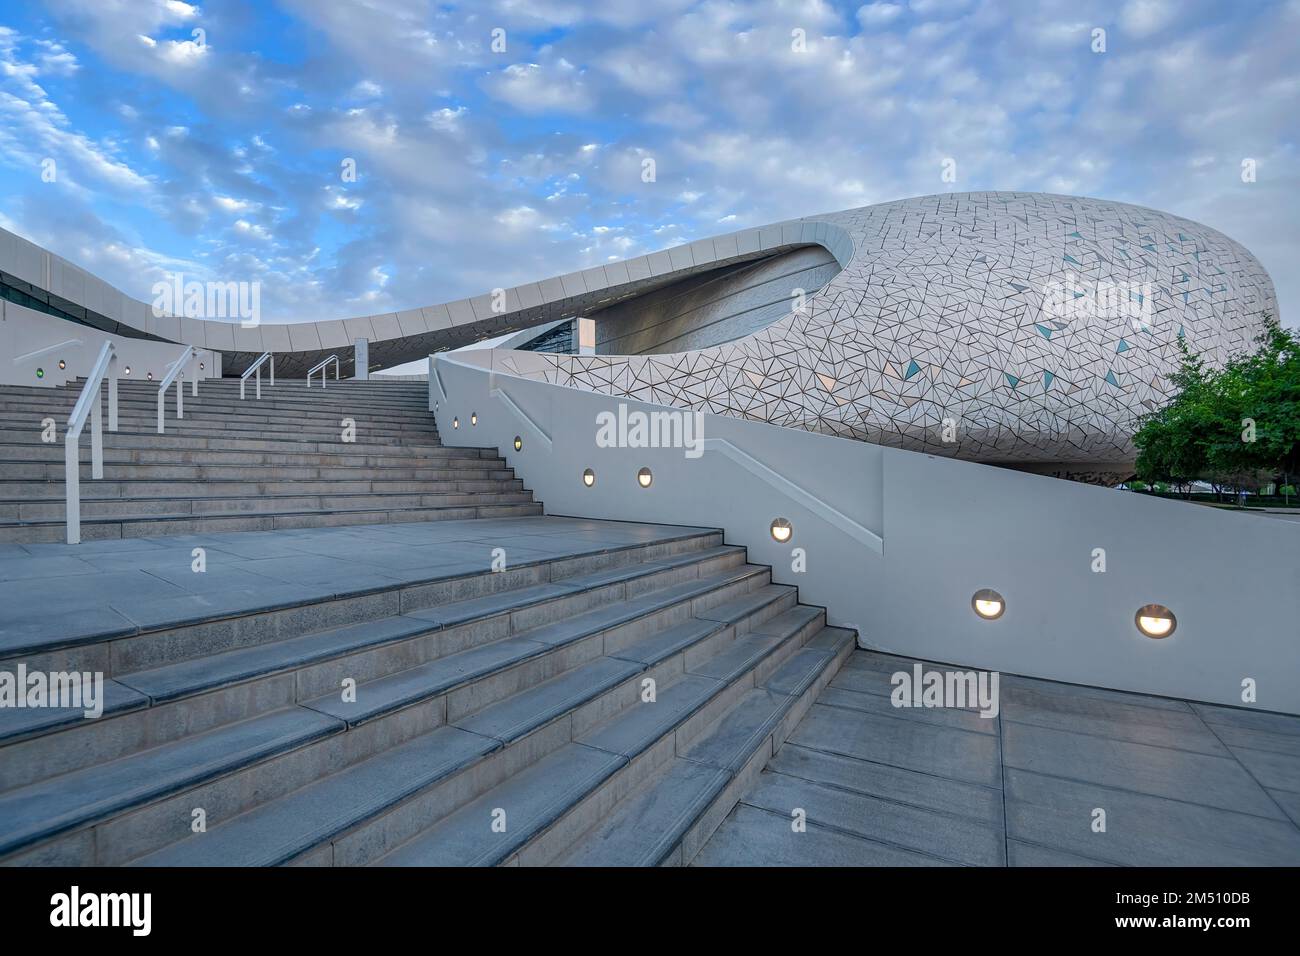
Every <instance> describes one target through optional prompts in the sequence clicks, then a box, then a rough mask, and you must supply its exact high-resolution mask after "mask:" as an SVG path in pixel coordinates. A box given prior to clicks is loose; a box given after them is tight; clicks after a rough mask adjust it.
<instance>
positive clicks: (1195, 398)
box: [1133, 315, 1300, 489]
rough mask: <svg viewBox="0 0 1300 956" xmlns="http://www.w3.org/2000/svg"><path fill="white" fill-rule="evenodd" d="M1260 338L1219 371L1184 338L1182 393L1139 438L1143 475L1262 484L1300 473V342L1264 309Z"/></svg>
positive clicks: (1177, 376)
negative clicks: (1203, 358) (1245, 353)
mask: <svg viewBox="0 0 1300 956" xmlns="http://www.w3.org/2000/svg"><path fill="white" fill-rule="evenodd" d="M1256 343H1257V346H1258V347H1257V348H1256V349H1255V351H1254V352H1252V353H1250V354H1247V355H1241V356H1237V357H1234V358H1232V359H1231V360H1229V361H1228V362H1227V364H1226V365H1225V366H1224V367H1223V368H1222V369H1218V370H1213V369H1207V368H1206V366H1205V363H1204V361H1203V360H1202V359H1201V357H1200V356H1198V355H1196V354H1195V353H1193V352H1192V351H1191V349H1189V348H1188V347H1187V345H1186V343H1185V342H1184V341H1183V340H1181V339H1180V340H1179V342H1178V348H1179V351H1180V353H1181V356H1180V359H1179V365H1178V369H1177V370H1176V371H1175V372H1174V373H1173V374H1171V375H1170V376H1169V381H1170V382H1171V383H1172V384H1173V385H1174V386H1175V388H1176V389H1177V391H1176V392H1175V394H1174V397H1173V399H1172V400H1171V401H1170V402H1169V403H1168V404H1167V405H1165V407H1164V408H1161V409H1160V410H1159V411H1157V412H1154V413H1153V414H1151V415H1147V416H1145V417H1144V418H1143V420H1142V423H1141V426H1140V427H1139V429H1138V431H1137V433H1136V434H1135V435H1134V436H1133V443H1134V444H1135V445H1136V446H1137V448H1138V458H1137V466H1136V471H1137V474H1138V476H1139V477H1141V478H1144V479H1147V480H1151V481H1170V482H1173V483H1175V484H1187V483H1189V482H1190V481H1193V480H1195V479H1203V480H1206V481H1210V482H1212V483H1213V484H1214V485H1215V486H1216V487H1217V486H1227V487H1233V488H1237V489H1245V488H1250V489H1256V488H1258V487H1260V486H1262V485H1264V484H1266V483H1268V482H1269V481H1271V480H1274V479H1276V478H1278V477H1280V478H1281V480H1282V481H1283V483H1285V482H1286V480H1287V478H1288V476H1290V475H1294V474H1296V473H1297V472H1300V340H1298V339H1297V337H1296V335H1295V333H1294V332H1292V331H1291V330H1289V329H1284V328H1282V326H1281V324H1280V323H1279V322H1278V321H1277V320H1276V319H1275V318H1274V317H1273V316H1271V315H1265V316H1264V331H1263V332H1262V333H1261V334H1260V336H1259V337H1258V339H1257V340H1256Z"/></svg>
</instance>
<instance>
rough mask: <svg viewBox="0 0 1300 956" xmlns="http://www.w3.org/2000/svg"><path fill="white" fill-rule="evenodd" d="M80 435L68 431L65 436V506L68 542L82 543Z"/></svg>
mask: <svg viewBox="0 0 1300 956" xmlns="http://www.w3.org/2000/svg"><path fill="white" fill-rule="evenodd" d="M78 437H80V436H77V435H74V434H73V433H72V432H68V433H67V434H66V435H64V436H63V473H64V477H65V480H64V496H63V497H64V508H65V514H66V517H67V523H68V544H80V543H81V462H80V461H79V460H78V459H79V458H80V457H81V455H80V452H79V451H78V449H77V439H78Z"/></svg>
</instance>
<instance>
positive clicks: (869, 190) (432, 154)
mask: <svg viewBox="0 0 1300 956" xmlns="http://www.w3.org/2000/svg"><path fill="white" fill-rule="evenodd" d="M1098 28H1101V29H1104V30H1105V31H1106V32H1105V51H1104V52H1094V50H1093V47H1094V38H1093V31H1094V30H1096V29H1098ZM796 31H802V32H801V33H797V32H796ZM494 37H495V38H496V42H495V43H494ZM801 37H802V38H804V39H803V42H802V43H800V42H799V40H800V38H801ZM502 41H503V42H504V49H503V50H502V49H500V47H501V46H502ZM1298 48H1300V0H1277V2H1268V0H1235V2H1230V3H1225V2H1223V0H1201V2H1198V0H1180V2H1175V0H1127V2H1116V3H1102V2H1098V3H1080V2H1078V0H1026V2H1023V3H1020V2H1010V0H897V2H878V3H871V4H868V5H865V6H864V5H860V4H857V3H833V2H830V0H766V2H747V0H730V2H727V0H597V2H586V0H477V2H471V3H465V4H458V3H451V2H441V3H433V2H423V0H210V2H206V3H202V4H198V3H195V4H190V3H185V2H181V0H0V226H4V227H5V228H7V229H11V230H13V231H15V232H18V233H20V234H22V235H24V236H26V237H28V238H30V239H32V240H34V241H36V242H38V243H40V244H41V245H43V246H45V247H47V248H49V249H52V250H54V251H56V252H58V253H60V254H62V255H64V256H66V257H67V258H69V259H72V260H73V261H75V262H77V263H79V264H80V265H82V266H84V267H86V268H88V269H89V270H91V271H92V272H94V273H96V274H98V275H100V276H102V277H103V278H105V279H107V280H109V281H111V282H113V283H114V284H116V285H118V286H119V287H120V288H122V289H124V290H125V291H127V292H129V293H131V294H133V295H135V296H137V297H139V298H142V299H148V298H150V294H149V290H150V287H151V286H152V284H153V283H154V282H155V281H157V280H158V279H159V278H161V277H162V275H163V274H164V273H167V272H174V271H177V270H180V271H182V272H184V273H185V274H186V275H187V276H193V277H196V278H200V279H205V278H215V279H220V280H222V281H230V280H239V281H254V280H256V281H260V282H261V283H262V302H263V311H264V315H265V316H266V317H267V318H268V319H272V320H274V319H286V318H298V319H309V318H311V319H315V318H339V317H342V316H345V315H352V314H357V313H363V312H364V313H368V312H379V311H386V310H391V309H399V308H406V307H413V306H420V305H427V304H430V303H433V302H440V301H444V300H447V299H452V298H456V297H459V296H463V295H470V294H477V293H481V292H484V291H487V290H489V289H492V288H495V287H498V286H510V285H514V284H517V283H520V282H524V281H529V280H532V279H538V278H543V277H546V276H550V275H554V274H557V273H560V272H568V271H571V270H574V269H577V268H583V267H586V266H590V265H595V264H599V263H601V262H604V261H607V260H610V259H620V258H625V257H627V256H632V255H639V254H642V253H645V252H649V251H652V250H654V249H658V248H662V247H665V246H669V245H674V244H677V243H680V242H687V241H690V240H692V239H696V238H701V237H704V236H709V235H714V234H717V233H720V232H726V231H730V230H733V229H738V228H741V227H744V226H749V225H758V224H762V223H766V222H770V221H772V220H776V219H781V218H786V217H791V216H800V215H808V214H811V213H815V212H823V211H830V210H836V209H843V208H848V207H852V206H857V205H865V204H868V203H875V202H882V201H886V200H891V199H898V198H903V197H908V196H917V195H924V194H927V193H934V192H942V191H947V190H963V191H964V190H971V189H1018V190H1044V191H1050V192H1061V193H1079V194H1085V195H1090V196H1099V197H1104V198H1110V199H1118V200H1124V201H1128V202H1135V203H1140V204H1143V205H1149V206H1154V207H1157V208H1160V209H1164V210H1167V211H1170V212H1174V213H1177V214H1179V215H1184V216H1188V217H1190V218H1193V219H1197V220H1200V221H1201V222H1204V223H1207V224H1209V225H1211V226H1214V227H1216V228H1218V229H1221V230H1223V231H1224V232H1226V233H1228V234H1229V235H1231V236H1233V237H1234V238H1236V239H1238V240H1240V241H1241V242H1243V243H1245V245H1246V246H1247V247H1249V248H1250V249H1251V250H1252V251H1253V252H1254V253H1255V254H1256V255H1257V256H1258V257H1259V258H1260V259H1261V260H1262V261H1263V263H1264V265H1265V267H1266V268H1268V269H1269V271H1270V272H1271V273H1272V275H1273V278H1274V280H1275V282H1276V283H1277V285H1278V293H1279V298H1280V302H1281V311H1282V317H1283V320H1284V321H1285V322H1286V323H1287V324H1289V325H1296V324H1300V269H1297V268H1296V264H1297V263H1298V262H1300V229H1298V228H1297V223H1300V174H1298V173H1297V166H1296V164H1297V159H1298V158H1300V157H1298V156H1297V126H1298V125H1300V120H1298V118H1300V57H1297V55H1296V51H1297V49H1298ZM948 158H951V159H953V160H955V162H956V167H955V168H956V175H957V178H956V182H955V183H947V182H944V181H943V179H942V178H941V174H942V171H943V163H944V160H945V159H948ZM49 159H53V160H54V164H53V166H52V167H51V166H50V165H49V164H47V163H45V162H44V161H46V160H49ZM647 159H653V160H654V167H655V174H656V175H655V180H654V181H653V182H644V181H643V177H642V170H643V169H644V166H645V160H647ZM1245 159H1252V160H1254V165H1255V170H1256V181H1255V182H1252V183H1245V182H1243V181H1242V162H1243V160H1245ZM349 160H350V161H352V162H353V163H354V164H355V170H356V177H355V182H349V181H345V178H344V175H343V173H344V172H345V170H346V169H347V168H350V167H348V165H347V161H349ZM51 168H52V169H53V170H54V172H55V174H54V176H53V182H47V181H46V180H47V179H49V178H51V177H50V176H49V175H48V174H47V175H44V176H43V175H42V174H43V172H45V171H46V170H48V169H51Z"/></svg>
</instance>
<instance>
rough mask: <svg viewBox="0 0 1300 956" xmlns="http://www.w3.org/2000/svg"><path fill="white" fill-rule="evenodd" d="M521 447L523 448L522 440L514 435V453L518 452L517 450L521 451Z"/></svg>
mask: <svg viewBox="0 0 1300 956" xmlns="http://www.w3.org/2000/svg"><path fill="white" fill-rule="evenodd" d="M523 447H524V440H523V439H522V438H520V437H519V436H518V435H516V436H515V451H518V450H519V449H521V448H523Z"/></svg>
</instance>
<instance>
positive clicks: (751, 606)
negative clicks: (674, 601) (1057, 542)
mask: <svg viewBox="0 0 1300 956" xmlns="http://www.w3.org/2000/svg"><path fill="white" fill-rule="evenodd" d="M794 593H795V588H793V587H791V586H790V585H788V584H768V585H765V586H764V587H761V588H759V589H758V590H756V591H751V592H750V593H749V594H742V595H741V596H740V597H737V598H732V599H731V600H729V601H723V602H722V603H721V604H716V605H714V606H713V607H711V608H709V609H708V610H706V611H701V612H699V613H698V614H696V615H695V616H696V617H699V618H707V619H708V620H710V621H720V622H722V623H723V624H734V623H736V622H737V621H739V620H741V619H742V618H745V617H748V616H749V615H750V614H753V613H754V611H756V610H758V609H760V608H763V607H766V606H767V605H768V604H771V603H773V602H774V601H779V600H781V598H783V597H785V596H786V595H788V594H794Z"/></svg>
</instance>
